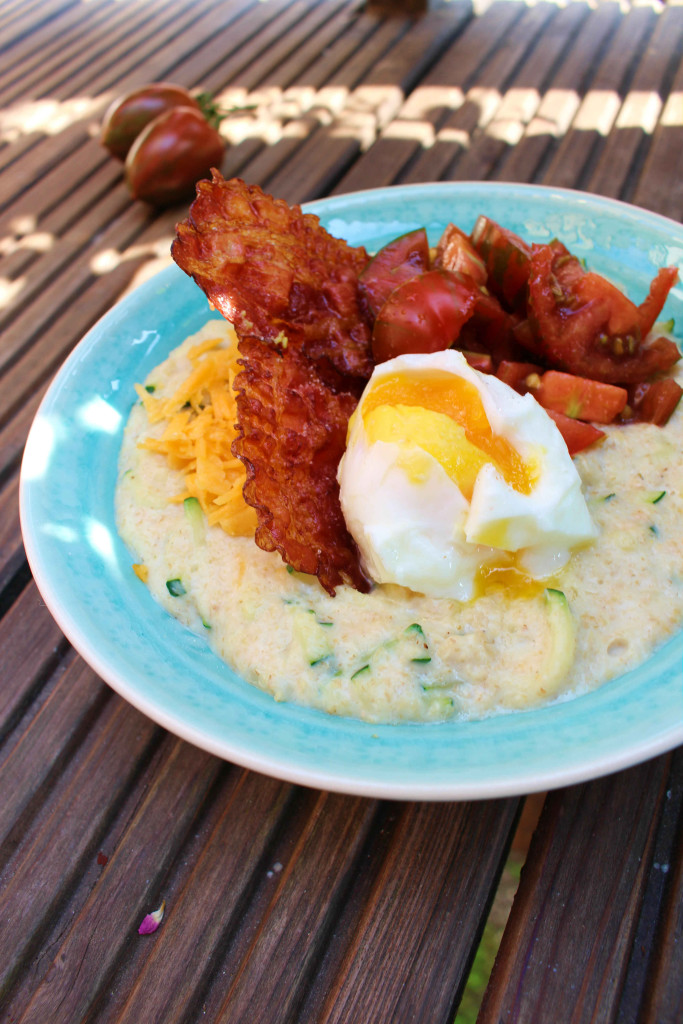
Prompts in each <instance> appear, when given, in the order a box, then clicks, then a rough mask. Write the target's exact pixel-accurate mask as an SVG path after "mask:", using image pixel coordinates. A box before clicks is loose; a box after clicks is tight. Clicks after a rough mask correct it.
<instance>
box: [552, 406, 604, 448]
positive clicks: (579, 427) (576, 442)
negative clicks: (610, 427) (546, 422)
mask: <svg viewBox="0 0 683 1024" xmlns="http://www.w3.org/2000/svg"><path fill="white" fill-rule="evenodd" d="M546 412H547V413H548V416H550V418H551V419H552V420H554V421H555V424H556V425H557V428H558V430H559V431H560V433H561V434H562V437H563V438H564V442H565V444H566V445H567V449H568V451H569V454H570V455H576V454H577V452H581V451H583V449H584V448H588V447H589V446H590V445H592V444H594V443H595V442H596V441H599V440H600V438H601V437H604V436H605V431H604V430H600V429H599V427H594V426H593V424H592V423H584V422H583V421H582V420H573V419H572V418H571V416H565V415H564V414H563V413H561V412H555V410H554V409H546Z"/></svg>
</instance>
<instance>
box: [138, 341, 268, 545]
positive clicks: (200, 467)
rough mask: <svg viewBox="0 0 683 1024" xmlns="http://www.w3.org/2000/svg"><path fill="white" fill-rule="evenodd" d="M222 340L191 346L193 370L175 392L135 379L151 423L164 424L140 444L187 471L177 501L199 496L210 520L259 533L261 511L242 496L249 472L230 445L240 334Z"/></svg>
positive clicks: (239, 533) (238, 533) (229, 529)
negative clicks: (158, 391)
mask: <svg viewBox="0 0 683 1024" xmlns="http://www.w3.org/2000/svg"><path fill="white" fill-rule="evenodd" d="M222 345H223V339H222V338H209V339H207V340H205V341H202V342H201V343H200V344H198V345H195V346H194V347H193V348H191V349H190V351H189V353H188V356H189V359H190V362H191V364H192V370H191V372H190V374H189V375H188V376H187V377H186V378H185V380H184V381H183V382H182V384H180V386H179V387H178V388H177V389H176V390H175V392H174V393H173V394H172V395H171V396H170V397H166V398H164V397H159V398H158V397H155V395H154V394H153V393H150V392H149V391H148V390H147V389H146V388H144V387H142V386H140V385H136V391H137V393H138V395H139V397H140V399H141V401H142V404H143V405H144V407H145V410H146V412H147V416H148V419H149V422H150V424H156V423H163V424H164V427H163V431H162V433H161V436H160V437H158V438H157V437H148V438H145V439H144V440H143V441H142V442H141V447H143V448H146V449H148V450H149V451H153V452H158V453H159V454H161V455H165V456H166V458H167V459H168V463H169V465H170V466H171V468H172V469H176V470H180V471H181V472H182V473H184V475H185V490H184V491H183V492H182V493H180V494H177V495H174V497H173V498H172V499H171V500H172V501H175V502H181V501H184V500H185V498H190V497H193V498H197V500H198V501H199V504H200V505H201V507H202V509H203V511H204V512H205V514H206V517H207V521H208V522H209V524H218V525H219V526H221V527H222V528H223V529H224V530H225V531H226V533H228V534H230V535H231V536H233V537H246V536H249V535H251V534H253V533H254V530H255V528H256V513H255V511H254V509H253V508H251V507H250V506H249V505H247V504H246V502H245V501H244V498H243V496H242V487H243V486H244V483H245V480H246V472H245V469H244V466H243V464H242V463H241V462H240V460H239V459H237V458H236V457H235V456H234V455H233V454H232V450H231V446H232V442H233V440H234V438H235V419H236V416H237V410H236V405H235V395H234V392H233V382H234V379H235V377H236V375H237V373H238V372H239V366H238V364H237V359H238V356H239V353H238V351H237V340H236V339H235V341H234V343H232V344H230V345H229V346H228V347H220V346H222Z"/></svg>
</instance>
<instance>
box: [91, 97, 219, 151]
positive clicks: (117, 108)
mask: <svg viewBox="0 0 683 1024" xmlns="http://www.w3.org/2000/svg"><path fill="white" fill-rule="evenodd" d="M173 107H194V108H196V109H197V110H201V109H202V107H201V102H200V100H199V99H195V97H194V96H192V95H191V94H190V93H189V92H188V91H187V89H183V88H182V86H180V85H172V84H171V83H170V82H155V83H153V84H152V85H145V86H143V87H142V88H140V89H135V90H133V92H129V93H126V95H125V96H120V97H119V99H117V100H114V102H113V103H112V104H111V106H110V107H109V109H108V110H107V112H106V114H105V115H104V120H103V122H102V130H101V133H100V142H101V143H102V145H103V146H104V147H105V148H106V149H108V150H109V152H110V153H111V155H112V156H115V157H118V159H119V160H125V159H126V156H127V154H128V150H129V149H130V147H131V146H132V145H133V143H134V142H135V140H136V139H137V137H138V135H139V134H140V132H141V131H142V130H143V128H146V127H147V125H148V124H150V122H151V121H154V120H155V118H157V117H159V115H160V114H163V113H164V111H166V110H171V109H172V108H173Z"/></svg>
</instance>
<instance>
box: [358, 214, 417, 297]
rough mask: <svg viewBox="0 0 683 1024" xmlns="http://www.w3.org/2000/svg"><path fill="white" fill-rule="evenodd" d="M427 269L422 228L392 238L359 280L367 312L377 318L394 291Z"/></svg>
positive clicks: (365, 268)
mask: <svg viewBox="0 0 683 1024" xmlns="http://www.w3.org/2000/svg"><path fill="white" fill-rule="evenodd" d="M428 269H429V242H428V241H427V232H426V231H425V229H424V228H417V229H416V230H415V231H409V232H407V234H405V235H400V236H399V237H398V238H394V239H393V240H392V241H391V242H388V243H387V244H386V245H385V246H383V247H382V248H381V249H380V250H379V251H378V252H377V253H375V255H374V256H373V257H372V259H371V260H370V261H369V263H368V264H367V265H366V266H365V267H364V269H363V270H362V271H361V274H360V276H359V279H358V280H359V282H360V286H361V291H362V293H363V295H364V296H365V300H366V302H367V304H368V308H369V310H370V312H371V313H372V315H373V316H377V314H378V313H379V311H380V309H381V308H382V306H383V305H384V303H385V302H386V301H387V299H388V298H389V296H390V294H391V293H392V292H393V290H394V288H397V287H398V286H399V285H401V284H403V282H404V281H409V280H410V278H411V277H415V276H416V275H417V274H422V273H424V272H425V271H426V270H428Z"/></svg>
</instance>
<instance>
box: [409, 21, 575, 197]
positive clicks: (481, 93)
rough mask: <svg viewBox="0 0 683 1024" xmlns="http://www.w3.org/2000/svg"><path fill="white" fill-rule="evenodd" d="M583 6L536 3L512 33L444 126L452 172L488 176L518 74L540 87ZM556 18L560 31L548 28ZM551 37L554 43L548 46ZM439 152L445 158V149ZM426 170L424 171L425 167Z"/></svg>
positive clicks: (470, 176)
mask: <svg viewBox="0 0 683 1024" xmlns="http://www.w3.org/2000/svg"><path fill="white" fill-rule="evenodd" d="M577 12H578V13H579V14H581V13H583V12H581V9H580V8H571V7H570V8H568V9H567V11H566V12H563V14H564V16H562V14H557V11H556V10H555V9H554V8H552V7H550V6H549V5H546V4H540V5H539V6H537V7H532V8H531V10H530V11H529V13H528V14H526V15H524V16H523V17H522V18H521V19H520V21H519V22H518V23H517V24H516V25H515V26H514V27H513V28H512V29H511V30H510V32H509V33H507V34H506V36H505V39H504V45H503V46H502V47H501V48H500V49H499V50H498V51H497V53H496V54H495V55H494V56H493V58H492V59H491V60H490V61H489V63H488V65H487V67H486V75H485V84H483V85H479V84H476V85H473V86H472V87H471V88H470V89H469V90H468V91H467V94H466V97H465V102H464V103H463V106H462V108H461V109H460V110H458V111H457V113H456V115H455V116H454V117H451V118H448V119H447V121H446V122H445V123H444V125H443V126H442V129H441V132H440V134H441V136H442V138H443V136H444V135H446V138H448V135H449V134H450V133H451V132H452V133H453V134H454V135H455V146H454V152H453V155H452V158H451V161H450V162H449V165H448V166H447V168H444V170H445V173H446V175H447V176H448V177H449V178H450V177H453V178H457V179H464V180H473V181H474V180H477V179H479V178H485V177H487V176H488V174H489V172H490V170H491V168H492V167H493V165H494V164H495V162H496V160H497V159H498V158H499V157H500V154H501V153H502V151H503V149H504V146H505V138H504V131H503V132H501V130H500V129H501V126H503V127H504V129H506V128H507V119H508V117H509V109H510V103H509V102H508V103H507V104H506V102H505V99H506V98H507V97H506V91H507V90H508V88H512V87H513V85H514V83H515V81H516V80H518V81H519V82H520V85H521V84H522V83H524V84H525V85H526V84H527V83H529V87H530V91H531V92H535V85H536V84H540V83H541V82H543V80H544V78H545V77H546V75H547V71H548V68H549V67H552V63H551V62H552V60H553V58H554V57H555V55H556V53H557V50H558V45H557V38H558V36H559V38H560V39H561V40H563V41H565V42H566V41H567V37H568V36H570V35H571V33H572V31H573V30H574V28H575V25H576V21H577V17H576V16H577ZM555 16H556V17H555ZM554 20H558V21H560V22H562V25H561V27H560V29H559V31H557V30H556V32H555V33H553V32H550V31H547V32H546V31H545V30H546V29H549V28H550V27H551V24H552V22H553V21H554ZM539 36H541V37H542V39H541V42H540V43H539V46H541V47H542V52H541V53H538V50H537V43H538V39H539ZM545 40H548V43H547V45H546V47H543V44H544V42H545ZM527 67H528V68H529V69H530V71H527ZM515 73H516V78H515V77H514V76H515ZM530 76H531V81H529V78H530ZM509 95H510V94H509V93H508V96H509ZM513 103H514V94H513ZM496 119H498V120H497V124H496ZM463 132H464V133H465V135H466V137H467V138H468V139H469V142H468V144H467V145H466V146H463V145H458V138H459V136H460V135H461V133H463ZM501 136H502V137H501ZM438 155H439V157H440V159H443V154H442V153H439V154H438ZM456 159H457V163H456V162H455V161H456ZM454 165H455V166H454ZM420 173H421V174H422V176H424V170H423V169H420ZM413 174H415V170H413Z"/></svg>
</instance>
